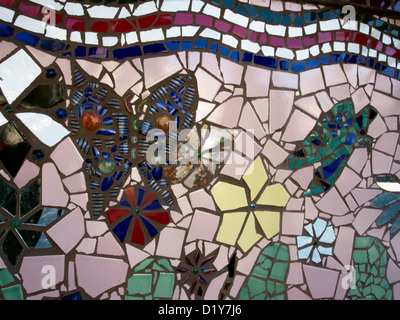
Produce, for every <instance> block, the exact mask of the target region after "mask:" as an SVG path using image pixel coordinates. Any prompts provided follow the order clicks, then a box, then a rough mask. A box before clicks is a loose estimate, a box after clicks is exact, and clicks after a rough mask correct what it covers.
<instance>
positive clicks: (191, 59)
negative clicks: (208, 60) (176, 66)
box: [188, 51, 200, 71]
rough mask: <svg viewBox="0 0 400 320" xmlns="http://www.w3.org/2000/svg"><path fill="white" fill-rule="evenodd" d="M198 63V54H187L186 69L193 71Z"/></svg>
mask: <svg viewBox="0 0 400 320" xmlns="http://www.w3.org/2000/svg"><path fill="white" fill-rule="evenodd" d="M199 63H200V52H192V51H191V52H188V69H189V70H192V71H194V70H195V69H196V67H197V65H198V64H199Z"/></svg>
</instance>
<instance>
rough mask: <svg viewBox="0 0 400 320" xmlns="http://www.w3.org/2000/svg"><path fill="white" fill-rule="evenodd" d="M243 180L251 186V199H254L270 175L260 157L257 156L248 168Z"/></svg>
mask: <svg viewBox="0 0 400 320" xmlns="http://www.w3.org/2000/svg"><path fill="white" fill-rule="evenodd" d="M243 180H244V181H246V183H247V185H248V186H249V188H250V194H251V201H253V200H254V198H255V197H257V195H258V193H259V192H260V190H261V188H262V187H263V186H264V184H265V182H266V181H267V180H268V175H267V173H266V172H265V168H264V165H263V163H262V160H261V158H260V157H257V159H255V160H254V161H253V163H252V164H251V165H250V166H249V168H248V169H247V170H246V172H245V173H244V175H243Z"/></svg>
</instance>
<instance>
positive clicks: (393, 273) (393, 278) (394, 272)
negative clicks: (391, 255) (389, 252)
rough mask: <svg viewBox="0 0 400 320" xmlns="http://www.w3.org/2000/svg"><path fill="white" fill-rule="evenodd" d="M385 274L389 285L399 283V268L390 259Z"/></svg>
mask: <svg viewBox="0 0 400 320" xmlns="http://www.w3.org/2000/svg"><path fill="white" fill-rule="evenodd" d="M386 273H387V279H388V282H389V283H390V284H392V283H395V282H398V281H400V268H399V266H398V265H397V264H395V263H394V262H393V260H392V259H389V261H388V265H387V270H386Z"/></svg>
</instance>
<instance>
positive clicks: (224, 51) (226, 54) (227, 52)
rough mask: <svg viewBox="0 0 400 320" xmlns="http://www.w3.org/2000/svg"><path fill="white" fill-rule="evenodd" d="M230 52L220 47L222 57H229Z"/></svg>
mask: <svg viewBox="0 0 400 320" xmlns="http://www.w3.org/2000/svg"><path fill="white" fill-rule="evenodd" d="M230 52H231V51H230V50H229V49H228V48H227V47H224V46H222V45H221V52H220V53H221V54H222V55H223V56H225V57H228V56H229V54H230Z"/></svg>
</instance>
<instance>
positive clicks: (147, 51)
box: [143, 43, 167, 54]
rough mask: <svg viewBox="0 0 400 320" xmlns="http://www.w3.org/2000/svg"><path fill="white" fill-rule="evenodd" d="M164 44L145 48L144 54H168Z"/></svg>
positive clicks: (155, 44)
mask: <svg viewBox="0 0 400 320" xmlns="http://www.w3.org/2000/svg"><path fill="white" fill-rule="evenodd" d="M166 51H167V49H166V48H165V46H164V44H162V43H153V44H148V45H145V46H143V54H155V53H162V52H166Z"/></svg>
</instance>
